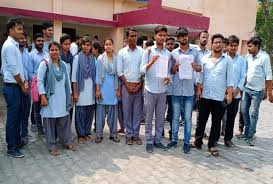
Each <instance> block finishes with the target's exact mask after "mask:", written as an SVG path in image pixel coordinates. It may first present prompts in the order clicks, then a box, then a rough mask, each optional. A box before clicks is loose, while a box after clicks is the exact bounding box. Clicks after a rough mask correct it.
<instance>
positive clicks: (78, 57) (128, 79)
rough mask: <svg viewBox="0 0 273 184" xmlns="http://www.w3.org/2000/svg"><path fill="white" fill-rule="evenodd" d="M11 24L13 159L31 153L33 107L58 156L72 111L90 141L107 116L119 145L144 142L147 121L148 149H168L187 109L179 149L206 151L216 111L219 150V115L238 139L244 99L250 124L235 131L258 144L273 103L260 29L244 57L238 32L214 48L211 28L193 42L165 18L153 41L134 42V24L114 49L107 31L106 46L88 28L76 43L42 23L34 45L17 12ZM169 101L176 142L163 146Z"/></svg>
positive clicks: (8, 78) (213, 144) (7, 72)
mask: <svg viewBox="0 0 273 184" xmlns="http://www.w3.org/2000/svg"><path fill="white" fill-rule="evenodd" d="M6 28H7V33H8V38H7V40H6V41H5V43H4V44H3V47H2V51H1V56H2V58H1V59H2V67H1V73H2V75H3V77H4V87H3V95H4V98H5V101H6V104H7V122H6V142H7V154H8V155H9V156H12V157H16V158H22V157H24V154H23V153H22V152H21V151H20V149H22V148H23V147H25V146H27V145H28V144H29V143H28V142H29V135H28V119H29V114H32V115H33V118H31V119H32V125H31V130H33V131H37V133H38V135H41V136H45V137H46V140H47V148H48V150H49V152H50V154H52V155H54V156H57V155H59V154H60V151H59V149H58V147H57V146H56V143H57V141H59V142H60V143H61V144H62V145H63V147H64V148H65V149H69V150H76V144H75V143H74V141H73V138H72V131H71V122H72V118H75V119H74V121H75V128H76V133H77V138H78V140H77V142H78V143H79V144H85V143H86V142H89V141H91V140H92V139H93V137H92V136H91V127H92V122H93V120H94V119H95V124H94V127H95V128H94V130H95V133H96V136H95V142H96V143H101V142H102V141H103V129H104V126H105V121H107V124H108V126H109V130H110V137H109V139H110V140H112V141H113V142H114V143H118V142H120V139H119V137H118V133H125V142H126V144H127V145H133V144H137V145H142V144H143V142H142V140H141V138H140V135H139V131H140V125H141V122H142V121H144V122H145V140H146V141H145V142H146V150H147V152H149V153H152V152H153V149H154V148H159V149H162V150H167V149H170V148H173V147H176V146H177V145H178V132H179V120H180V116H182V118H183V120H184V139H183V142H184V143H183V145H182V150H183V152H184V153H189V152H190V149H191V148H197V149H201V147H202V144H203V137H204V136H205V135H206V132H205V128H206V123H207V121H208V117H209V115H211V116H212V118H211V119H212V124H211V130H210V134H209V140H208V148H209V152H210V153H211V154H212V155H213V156H218V155H219V153H218V149H217V142H218V140H219V138H220V132H221V120H222V119H225V121H226V123H225V130H224V132H223V134H224V136H225V137H224V143H225V145H226V146H228V147H234V146H235V145H234V144H233V142H232V138H233V129H234V121H235V117H236V114H237V112H238V109H239V104H241V105H240V106H241V108H240V109H241V114H242V121H241V122H243V123H244V124H243V125H240V129H239V132H238V137H239V138H240V139H245V140H246V142H247V143H248V144H249V145H251V146H253V145H254V143H253V138H254V135H255V132H256V124H257V121H258V114H259V107H260V103H261V101H262V100H263V99H266V98H268V99H269V101H270V102H273V96H272V70H271V64H270V58H269V55H268V54H267V53H266V52H265V51H263V50H261V39H260V38H259V37H256V36H255V37H252V38H250V39H249V41H248V42H247V46H248V52H249V53H248V55H247V56H246V57H245V58H244V57H242V56H241V55H240V54H239V53H238V46H239V43H240V41H239V38H238V37H237V36H235V35H231V36H229V37H228V38H227V40H226V39H225V38H224V37H223V36H222V35H221V34H214V35H213V36H212V37H211V49H210V50H209V49H208V48H206V45H207V43H208V38H209V34H208V32H207V31H202V32H200V34H199V46H197V45H191V44H190V43H189V32H188V30H187V29H186V28H183V27H181V28H178V29H177V32H176V36H177V40H175V39H174V38H172V37H168V30H167V28H166V27H165V26H162V25H160V26H156V27H155V29H154V41H149V42H148V43H147V44H146V47H145V49H143V48H142V47H141V46H137V37H138V32H137V30H135V29H134V28H128V29H127V30H126V44H125V45H124V47H123V48H122V49H121V50H119V51H118V54H117V55H115V54H114V51H113V50H114V48H113V45H114V41H113V40H112V39H111V38H109V39H105V41H104V43H103V46H102V47H101V44H100V43H99V42H98V40H97V39H96V40H92V39H91V38H90V37H89V36H84V37H83V38H81V39H80V38H78V37H77V39H76V40H74V42H73V43H71V42H72V40H71V37H70V36H69V35H67V34H64V35H62V36H61V38H60V43H58V42H56V41H54V40H53V25H52V24H51V23H45V24H43V33H37V34H35V35H34V37H33V44H32V48H31V49H30V50H31V51H30V53H29V52H28V49H27V48H26V38H27V35H26V33H25V32H24V25H23V22H22V21H20V20H19V19H17V18H12V19H10V20H9V21H8V22H7V25H6ZM225 40H226V41H227V43H226V47H225V51H226V52H224V41H225ZM175 41H177V42H178V47H177V48H175V44H176V43H175ZM102 51H103V52H102ZM36 93H37V94H38V95H39V96H38V100H37V99H36V100H35V94H36ZM31 101H32V102H31ZM31 104H32V108H31ZM194 106H197V109H198V110H197V111H198V113H197V127H196V132H195V141H194V142H192V143H191V142H190V140H191V130H192V112H193V109H194ZM167 107H168V111H167V118H166V119H167V120H168V121H169V122H170V125H171V126H170V131H169V133H170V140H171V141H170V142H169V143H168V144H167V145H164V144H162V142H161V139H162V134H163V132H164V119H165V114H166V113H165V112H166V109H167ZM73 108H74V111H75V115H73ZM30 111H31V113H30ZM225 112H226V118H224V117H225ZM154 116H155V122H154V125H155V129H154V130H155V131H154V132H155V133H154V135H153V133H152V132H153V117H154ZM118 122H119V124H120V129H119V130H118ZM243 128H244V131H243Z"/></svg>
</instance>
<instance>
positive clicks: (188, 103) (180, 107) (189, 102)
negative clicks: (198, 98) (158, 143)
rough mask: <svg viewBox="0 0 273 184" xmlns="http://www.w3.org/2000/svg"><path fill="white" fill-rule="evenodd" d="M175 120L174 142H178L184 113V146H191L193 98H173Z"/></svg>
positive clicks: (173, 122)
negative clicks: (180, 123)
mask: <svg viewBox="0 0 273 184" xmlns="http://www.w3.org/2000/svg"><path fill="white" fill-rule="evenodd" d="M172 104H173V119H172V141H175V142H178V131H179V118H180V114H181V112H183V118H184V120H185V125H184V144H190V139H191V127H192V109H193V96H172Z"/></svg>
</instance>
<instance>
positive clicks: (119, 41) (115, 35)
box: [111, 27, 124, 54]
mask: <svg viewBox="0 0 273 184" xmlns="http://www.w3.org/2000/svg"><path fill="white" fill-rule="evenodd" d="M111 38H112V39H113V40H114V51H115V54H117V53H118V51H119V50H120V49H121V48H122V46H123V39H124V28H123V27H117V28H113V31H112V32H111Z"/></svg>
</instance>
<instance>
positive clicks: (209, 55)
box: [208, 52, 228, 60]
mask: <svg viewBox="0 0 273 184" xmlns="http://www.w3.org/2000/svg"><path fill="white" fill-rule="evenodd" d="M227 56H228V55H227V54H226V53H223V52H222V55H221V57H220V58H219V60H220V59H222V58H226V57H227ZM208 57H209V58H211V57H212V52H211V53H210V54H208Z"/></svg>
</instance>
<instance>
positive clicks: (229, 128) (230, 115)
mask: <svg viewBox="0 0 273 184" xmlns="http://www.w3.org/2000/svg"><path fill="white" fill-rule="evenodd" d="M239 103H240V99H233V100H232V102H231V103H230V104H229V105H228V106H227V122H226V130H225V138H224V140H225V141H230V140H231V139H232V138H233V129H234V122H235V118H236V114H237V112H238V108H239Z"/></svg>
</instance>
